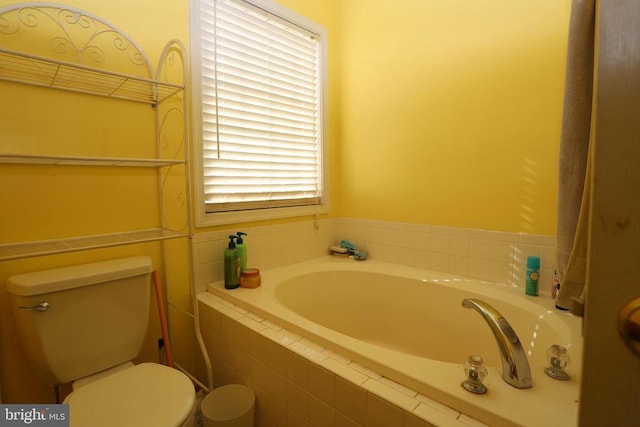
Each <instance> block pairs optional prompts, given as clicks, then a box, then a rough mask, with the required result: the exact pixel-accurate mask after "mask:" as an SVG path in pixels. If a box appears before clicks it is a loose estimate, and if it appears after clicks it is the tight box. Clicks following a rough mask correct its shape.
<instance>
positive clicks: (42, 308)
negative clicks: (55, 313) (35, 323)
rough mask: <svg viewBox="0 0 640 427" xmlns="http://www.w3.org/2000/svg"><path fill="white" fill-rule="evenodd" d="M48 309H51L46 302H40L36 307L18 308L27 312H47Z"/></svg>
mask: <svg viewBox="0 0 640 427" xmlns="http://www.w3.org/2000/svg"><path fill="white" fill-rule="evenodd" d="M49 307H51V304H49V303H48V302H46V301H43V302H41V303H40V304H36V305H32V306H31V307H24V306H22V305H21V306H18V308H19V309H20V310H29V311H34V310H35V311H47V310H49Z"/></svg>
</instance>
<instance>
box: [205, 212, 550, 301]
mask: <svg viewBox="0 0 640 427" xmlns="http://www.w3.org/2000/svg"><path fill="white" fill-rule="evenodd" d="M237 231H244V232H247V233H248V234H249V235H248V236H247V237H246V240H245V243H246V244H247V248H248V260H249V265H250V266H252V267H257V268H260V269H268V268H275V267H281V266H284V265H289V264H294V263H297V262H300V261H306V260H309V259H313V258H317V257H319V256H323V255H326V254H327V248H328V246H329V245H331V244H334V243H337V242H339V241H340V240H342V239H345V240H349V241H351V242H353V243H355V244H356V245H357V246H358V247H360V248H362V249H364V250H366V251H367V252H368V255H369V257H370V258H371V259H375V260H379V261H384V262H391V263H395V264H401V265H407V266H411V267H417V268H422V269H428V270H434V271H440V272H444V273H452V274H456V275H459V276H464V277H469V278H472V279H479V280H487V281H492V282H499V283H507V284H511V285H513V286H518V287H522V289H523V292H524V282H525V271H526V262H527V256H529V255H536V256H539V257H540V259H541V268H540V281H539V290H540V294H541V295H549V294H550V290H551V283H552V279H553V265H554V260H555V236H545V235H538V234H527V233H508V232H501V231H490V230H479V229H469V228H459V227H445V226H439V225H428V224H410V223H401V222H388V221H377V220H367V219H355V218H328V219H319V220H317V221H312V220H311V221H301V222H292V223H286V224H278V225H267V226H254V227H248V228H243V229H242V230H240V229H235V228H234V229H231V230H223V231H214V232H203V233H197V234H196V235H195V236H194V240H193V245H194V254H195V262H196V266H195V279H196V285H197V289H198V291H199V292H202V291H205V290H206V288H207V284H208V283H212V282H217V281H219V280H222V279H223V274H224V273H223V272H224V268H223V252H224V249H225V248H226V247H227V243H228V241H229V239H228V236H229V234H235V233H236V232H237Z"/></svg>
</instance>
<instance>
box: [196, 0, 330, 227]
mask: <svg viewBox="0 0 640 427" xmlns="http://www.w3.org/2000/svg"><path fill="white" fill-rule="evenodd" d="M201 1H202V0H190V25H189V27H190V43H189V44H190V52H191V72H190V75H191V82H190V83H191V84H190V87H191V105H192V113H191V124H192V129H191V132H192V141H193V152H192V164H193V166H194V168H193V175H194V176H193V182H194V190H195V191H194V192H193V193H194V196H193V197H194V200H193V202H194V203H195V209H194V210H193V211H194V215H195V218H194V219H195V225H196V227H207V226H214V225H224V224H233V223H241V222H254V221H262V220H270V219H278V218H291V217H300V216H311V215H318V214H323V213H328V212H329V209H330V204H329V203H330V199H329V161H328V160H329V144H328V108H327V104H328V102H327V100H328V89H327V87H328V85H327V81H328V79H327V68H328V61H327V57H328V55H327V30H326V29H325V28H324V27H322V26H321V25H319V24H317V23H315V22H313V21H311V20H309V19H307V18H305V17H304V16H302V15H299V14H297V13H295V12H293V11H291V10H289V9H287V8H285V7H284V6H282V5H279V4H277V3H275V2H274V1H272V0H232V1H237V2H241V3H247V4H248V5H250V6H252V7H256V8H259V9H262V10H264V11H265V12H267V13H270V14H273V15H276V16H277V17H279V18H280V19H282V20H284V21H286V22H290V23H292V25H294V26H298V27H302V28H303V29H305V30H306V31H309V32H311V33H313V34H314V35H317V37H318V38H319V41H320V62H321V63H320V68H321V69H320V70H319V72H320V85H321V90H320V100H319V103H320V108H319V110H320V115H321V117H320V124H321V126H320V130H319V134H320V144H321V154H320V159H319V160H320V163H321V168H320V169H321V174H322V176H321V188H322V191H321V197H320V204H316V205H306V206H292V207H272V208H265V209H252V210H241V211H232V212H211V213H207V212H206V206H205V197H204V147H203V139H202V133H203V131H202V129H203V124H202V84H201V58H200V49H201V33H200V31H201V28H200V3H201ZM208 1H212V2H213V1H214V0H208Z"/></svg>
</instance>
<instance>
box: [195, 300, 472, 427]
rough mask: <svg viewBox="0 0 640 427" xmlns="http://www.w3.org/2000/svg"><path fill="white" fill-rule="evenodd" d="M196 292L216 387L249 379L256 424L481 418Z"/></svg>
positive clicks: (363, 424) (433, 422)
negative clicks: (254, 404)
mask: <svg viewBox="0 0 640 427" xmlns="http://www.w3.org/2000/svg"><path fill="white" fill-rule="evenodd" d="M198 300H199V311H200V322H201V325H200V326H201V330H202V335H203V338H204V341H205V345H206V347H207V350H208V352H209V357H210V358H211V363H212V365H213V373H214V374H213V375H214V378H213V380H214V387H216V388H217V387H220V386H222V385H225V384H232V383H237V384H244V385H247V386H249V387H250V388H251V389H252V390H253V391H254V392H255V394H256V414H255V415H256V426H257V427H287V426H288V427H292V426H295V427H298V426H300V427H303V426H309V427H330V426H331V427H426V426H443V427H448V426H457V427H464V426H478V427H479V426H484V425H485V424H483V423H481V422H479V421H477V420H475V419H473V418H471V417H469V416H467V415H465V414H462V413H460V412H458V411H456V410H454V409H452V408H449V407H448V406H445V405H442V404H440V403H438V402H436V401H434V400H432V399H430V398H428V397H426V396H424V395H422V394H419V393H418V392H416V391H413V390H411V389H409V388H407V387H405V386H403V385H401V384H398V383H396V382H394V381H392V380H390V379H388V378H385V377H383V376H382V375H379V374H378V373H376V372H374V371H372V370H370V369H368V368H367V367H365V366H361V365H359V364H357V363H355V362H352V361H351V360H349V359H347V358H345V357H343V356H341V355H339V354H336V353H334V352H332V351H330V350H328V349H325V348H323V347H321V346H319V345H318V344H316V343H314V342H311V341H309V340H307V339H305V338H302V337H300V336H298V335H296V334H294V333H292V332H291V331H288V330H286V329H284V328H282V327H280V326H278V325H276V324H274V323H273V322H270V321H268V320H265V319H262V318H261V317H259V316H257V315H255V314H253V313H251V312H248V311H247V310H245V309H243V308H241V307H238V306H236V305H234V304H232V303H231V302H229V301H226V300H224V299H222V298H219V297H218V296H215V295H213V294H210V293H207V292H203V293H200V294H199V295H198Z"/></svg>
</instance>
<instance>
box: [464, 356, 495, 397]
mask: <svg viewBox="0 0 640 427" xmlns="http://www.w3.org/2000/svg"><path fill="white" fill-rule="evenodd" d="M464 373H465V374H466V375H467V379H466V380H465V381H464V382H463V383H462V387H464V388H465V389H466V390H467V391H470V392H471V393H475V394H484V393H486V392H487V386H485V385H484V384H482V382H483V381H484V379H485V378H486V377H487V375H488V374H489V371H487V368H486V367H485V366H484V361H483V360H482V357H480V356H477V355H475V354H474V355H471V356H469V358H468V359H467V361H466V363H465V364H464Z"/></svg>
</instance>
